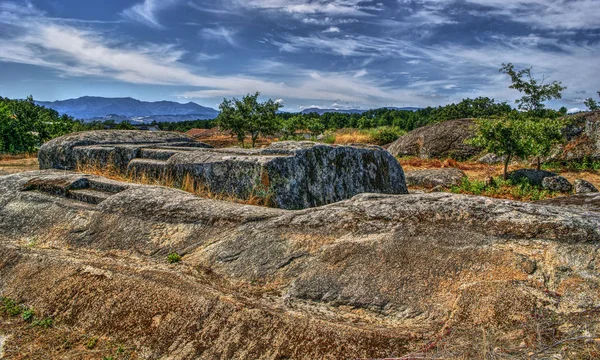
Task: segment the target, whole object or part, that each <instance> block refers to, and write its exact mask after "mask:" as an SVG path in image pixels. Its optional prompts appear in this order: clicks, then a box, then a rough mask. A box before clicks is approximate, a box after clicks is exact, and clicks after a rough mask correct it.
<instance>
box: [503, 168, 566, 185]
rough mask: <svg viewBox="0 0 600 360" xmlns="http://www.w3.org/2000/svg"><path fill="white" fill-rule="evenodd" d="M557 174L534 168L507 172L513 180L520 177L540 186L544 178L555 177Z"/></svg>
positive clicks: (517, 179)
mask: <svg viewBox="0 0 600 360" xmlns="http://www.w3.org/2000/svg"><path fill="white" fill-rule="evenodd" d="M555 176H558V175H557V174H555V173H553V172H550V171H545V170H536V169H519V170H515V171H512V172H510V173H509V174H508V178H509V179H511V180H513V181H520V180H521V179H526V180H527V182H529V183H530V184H531V185H536V186H542V182H543V181H544V179H545V178H548V177H555Z"/></svg>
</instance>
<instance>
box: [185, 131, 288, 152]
mask: <svg viewBox="0 0 600 360" xmlns="http://www.w3.org/2000/svg"><path fill="white" fill-rule="evenodd" d="M186 134H187V135H189V136H191V137H193V138H194V139H195V140H197V141H200V142H203V143H205V144H209V145H211V146H214V147H215V148H226V147H236V146H240V143H239V142H238V140H237V137H235V136H234V135H232V134H231V132H230V131H220V130H219V129H218V128H216V127H215V128H212V129H191V130H189V131H188V132H186ZM275 141H279V139H278V138H276V137H273V136H269V137H262V136H261V137H259V138H258V139H257V141H256V147H257V148H260V147H266V146H269V145H270V144H271V143H273V142H275ZM251 144H252V139H251V138H250V136H246V138H245V139H244V147H249V146H251Z"/></svg>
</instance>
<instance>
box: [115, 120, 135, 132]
mask: <svg viewBox="0 0 600 360" xmlns="http://www.w3.org/2000/svg"><path fill="white" fill-rule="evenodd" d="M115 129H116V130H135V127H133V126H132V125H131V123H130V122H129V121H122V122H120V123H119V124H117V125H116V126H115Z"/></svg>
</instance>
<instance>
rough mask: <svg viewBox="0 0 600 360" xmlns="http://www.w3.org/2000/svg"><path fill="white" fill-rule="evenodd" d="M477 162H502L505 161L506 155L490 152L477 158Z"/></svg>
mask: <svg viewBox="0 0 600 360" xmlns="http://www.w3.org/2000/svg"><path fill="white" fill-rule="evenodd" d="M477 162H479V163H482V164H489V165H495V164H501V163H503V162H504V157H503V156H498V155H496V154H492V153H488V154H485V155H483V156H482V157H480V158H479V159H477Z"/></svg>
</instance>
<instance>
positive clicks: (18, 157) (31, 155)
mask: <svg viewBox="0 0 600 360" xmlns="http://www.w3.org/2000/svg"><path fill="white" fill-rule="evenodd" d="M22 159H37V153H24V154H2V153H0V161H14V160H22Z"/></svg>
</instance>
